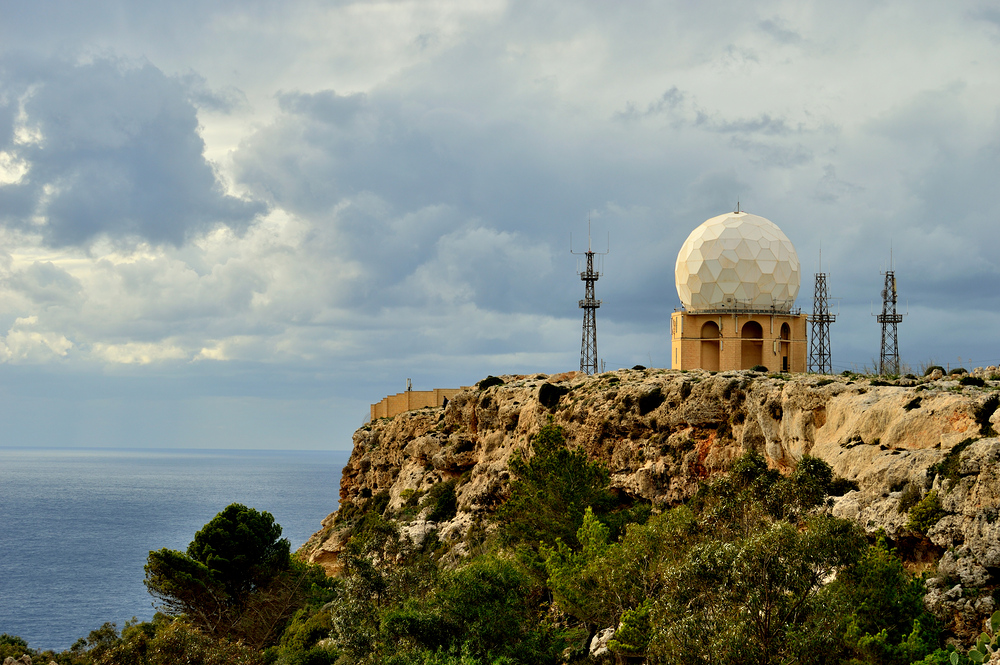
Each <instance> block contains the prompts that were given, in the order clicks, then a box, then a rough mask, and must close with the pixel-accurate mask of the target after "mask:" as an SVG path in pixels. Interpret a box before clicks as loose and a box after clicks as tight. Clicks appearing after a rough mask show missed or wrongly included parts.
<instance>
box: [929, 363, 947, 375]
mask: <svg viewBox="0 0 1000 665" xmlns="http://www.w3.org/2000/svg"><path fill="white" fill-rule="evenodd" d="M936 369H939V370H941V373H942V374H944V367H941V365H928V367H927V369H925V370H924V376H930V375H931V372H933V371H934V370H936Z"/></svg>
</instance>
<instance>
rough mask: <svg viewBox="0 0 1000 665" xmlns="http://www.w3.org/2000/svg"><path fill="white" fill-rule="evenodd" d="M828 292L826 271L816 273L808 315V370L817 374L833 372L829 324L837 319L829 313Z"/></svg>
mask: <svg viewBox="0 0 1000 665" xmlns="http://www.w3.org/2000/svg"><path fill="white" fill-rule="evenodd" d="M829 297H830V295H829V293H828V292H827V288H826V273H825V272H818V273H816V288H815V290H814V291H813V313H812V316H811V317H810V319H809V320H810V335H809V371H810V372H816V373H818V374H833V361H832V359H831V356H830V324H831V323H833V322H834V321H836V320H837V316H836V315H835V314H830V306H829V302H828V300H829Z"/></svg>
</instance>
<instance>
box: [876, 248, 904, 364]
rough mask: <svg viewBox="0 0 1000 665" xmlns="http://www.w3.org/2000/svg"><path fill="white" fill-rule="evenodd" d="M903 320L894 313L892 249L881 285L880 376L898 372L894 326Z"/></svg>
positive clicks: (894, 281)
mask: <svg viewBox="0 0 1000 665" xmlns="http://www.w3.org/2000/svg"><path fill="white" fill-rule="evenodd" d="M902 320H903V315H902V314H897V313H896V271H895V270H893V264H892V249H891V248H890V250H889V269H888V270H886V271H885V286H884V287H882V313H881V314H879V315H878V322H879V323H881V324H882V352H881V353H880V354H879V358H878V373H879V374H881V375H882V376H886V375H888V374H899V339H898V337H897V329H896V326H897V325H898V324H899V323H900V322H901V321H902Z"/></svg>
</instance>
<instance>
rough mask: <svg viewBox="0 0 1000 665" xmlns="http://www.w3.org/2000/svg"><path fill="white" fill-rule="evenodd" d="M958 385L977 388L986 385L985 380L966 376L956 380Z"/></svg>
mask: <svg viewBox="0 0 1000 665" xmlns="http://www.w3.org/2000/svg"><path fill="white" fill-rule="evenodd" d="M958 384H959V385H960V386H978V387H980V388H982V387H983V386H985V385H986V379H983V378H980V377H978V376H970V375H966V376H963V377H962V378H961V379H959V380H958Z"/></svg>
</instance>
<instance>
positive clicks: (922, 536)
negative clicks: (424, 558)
mask: <svg viewBox="0 0 1000 665" xmlns="http://www.w3.org/2000/svg"><path fill="white" fill-rule="evenodd" d="M989 370H993V371H981V370H977V371H976V372H975V373H974V374H975V376H973V375H959V376H947V377H942V376H940V372H937V373H935V374H932V375H931V376H932V377H934V378H927V379H913V378H904V379H899V380H897V381H882V380H878V379H873V378H871V377H863V376H858V375H849V376H820V375H776V374H772V375H765V374H760V373H756V372H752V371H733V372H720V373H709V372H705V371H700V370H692V371H673V370H661V369H632V370H619V371H615V372H606V373H603V374H600V375H593V376H588V375H584V374H581V373H578V372H569V373H565V374H559V375H553V376H546V375H544V374H538V375H530V376H502V377H499V380H496V379H493V378H492V377H491V378H490V379H489V380H484V381H483V382H480V384H479V385H480V386H481V387H476V388H471V389H468V390H464V391H462V392H460V393H458V394H457V395H455V396H454V398H453V399H452V400H451V401H450V402H449V403H448V404H447V406H445V407H430V408H424V409H420V410H417V411H409V412H406V413H403V414H400V415H398V416H396V417H394V418H382V419H378V420H376V421H374V422H371V423H369V424H367V425H365V426H364V427H362V428H361V429H359V430H358V431H357V432H355V434H354V450H353V453H352V455H351V457H350V460H349V461H348V463H347V466H345V467H344V471H343V477H342V480H341V485H340V497H341V503H340V507H339V509H338V511H337V512H334V513H333V514H331V515H330V516H328V517H327V518H326V519H325V520H324V521H323V528H322V529H321V530H320V531H319V532H317V533H316V534H315V535H314V536H313V537H312V538H311V539H310V540H309V541H308V542H307V543H306V544H305V545H304V546H303V548H302V550H301V551H302V553H303V554H304V555H305V556H306V557H307V558H308V559H309V560H310V561H312V562H315V563H319V564H321V565H323V566H324V567H325V568H326V569H327V571H328V572H329V573H331V574H336V573H337V572H338V571H339V568H340V566H339V563H338V555H339V553H340V552H341V550H342V548H343V546H344V544H345V542H346V539H347V538H348V537H349V528H347V527H346V524H347V523H348V520H347V519H346V517H347V516H349V515H350V514H351V513H356V512H358V511H359V510H362V509H366V506H367V505H369V504H368V502H372V501H376V502H378V504H377V505H379V507H380V508H381V507H382V505H383V504H384V506H385V508H384V510H386V511H387V513H386V514H392V515H394V516H395V518H396V520H397V522H398V523H399V524H400V527H401V529H402V530H403V531H404V532H405V533H407V535H409V536H410V538H411V539H413V540H415V541H416V540H420V539H422V538H423V537H424V536H425V535H426V534H428V533H430V532H436V534H437V537H438V538H439V539H440V540H441V541H442V542H443V543H446V544H448V545H449V546H450V547H451V549H452V551H453V552H454V553H455V554H459V555H460V554H461V553H462V552H463V551H464V548H466V547H467V540H468V537H469V534H470V531H471V532H474V531H476V530H477V528H479V527H482V526H483V525H485V524H486V518H487V517H488V516H489V514H490V513H491V512H492V510H493V509H494V508H495V506H496V505H498V504H499V502H501V501H502V500H503V498H504V496H505V495H506V492H507V488H508V482H509V474H508V470H507V466H508V461H509V460H510V457H511V455H512V454H513V453H514V452H515V451H518V450H520V451H524V450H526V449H527V447H528V443H529V441H530V440H531V438H532V437H533V436H534V435H535V434H536V433H537V432H538V430H539V429H540V428H541V427H542V426H543V425H544V424H545V423H546V422H548V420H549V419H550V418H551V419H552V421H553V422H555V423H556V424H558V425H560V426H561V427H562V428H563V429H564V430H565V433H566V438H567V441H568V443H569V445H570V446H571V447H579V448H582V449H583V450H585V451H586V453H587V455H588V456H590V457H591V458H592V459H595V460H600V461H601V462H603V463H604V464H605V465H606V466H607V468H608V470H609V471H610V474H611V489H612V490H613V491H614V492H616V493H618V494H619V496H621V497H622V498H623V499H624V500H628V499H632V500H648V501H650V502H652V503H653V504H654V505H664V504H667V505H669V504H676V503H678V502H681V501H683V500H685V499H686V498H688V497H690V496H692V495H693V494H694V492H695V491H696V490H697V488H698V483H699V482H700V481H702V480H704V479H707V478H710V477H711V476H713V475H714V474H719V473H725V472H726V470H727V469H728V466H729V464H730V462H731V461H732V460H733V459H735V458H736V457H739V456H740V455H742V454H743V453H745V452H747V451H749V450H755V451H758V452H760V453H762V454H763V455H764V457H765V458H766V460H767V462H768V464H769V465H770V466H772V467H774V468H777V469H780V470H782V471H785V472H787V471H790V470H791V469H793V468H794V467H795V465H796V464H797V462H798V461H799V460H800V459H802V457H803V456H804V455H807V454H808V455H812V456H814V457H818V458H820V459H822V460H824V461H826V462H827V463H829V464H830V466H831V467H832V468H833V470H834V472H835V473H836V474H837V475H839V476H842V477H844V478H847V479H848V480H852V481H854V482H856V483H857V486H858V489H857V490H854V491H850V492H848V493H847V494H845V495H843V496H840V497H832V498H831V501H830V506H829V508H828V509H829V510H830V511H831V512H832V513H833V514H834V515H836V516H838V517H847V518H851V519H854V520H856V521H857V522H859V523H860V524H861V525H862V526H863V527H864V528H865V530H866V531H868V532H869V533H871V534H874V533H876V532H879V531H883V532H884V533H885V534H886V535H887V536H888V537H889V538H891V539H892V541H893V542H894V543H896V545H897V547H898V548H899V549H900V553H901V554H902V555H903V556H904V557H905V558H906V559H907V560H908V562H909V563H910V565H911V566H913V567H916V568H918V569H920V568H923V569H930V568H933V567H934V566H937V568H938V572H939V574H938V576H937V577H936V578H935V580H932V581H931V582H930V583H929V584H928V587H929V588H930V593H929V594H928V597H927V602H928V604H929V605H932V606H934V608H935V609H936V610H938V611H940V612H942V613H946V614H949V615H950V616H952V617H953V618H955V619H956V620H957V621H959V622H960V623H961V621H962V619H961V617H962V616H963V615H967V616H968V620H969V621H974V620H976V619H975V617H977V616H981V615H982V613H984V612H988V611H991V609H992V607H993V602H994V601H993V598H992V597H991V595H990V594H989V593H986V594H984V593H982V592H983V591H984V590H985V591H990V590H992V589H996V588H997V585H998V584H1000V522H998V521H997V510H998V507H1000V466H998V462H1000V439H998V438H997V434H996V432H997V430H1000V411H998V405H1000V380H998V379H1000V376H997V374H996V372H995V368H989ZM963 378H964V381H963V380H962V379H963ZM501 382H502V383H501ZM975 384H982V385H975ZM449 482H450V484H449V485H448V486H449V487H450V488H451V489H452V490H453V491H454V496H455V502H454V509H453V510H452V511H450V512H449V513H447V514H444V515H443V516H442V515H441V513H440V511H438V512H437V513H435V512H434V509H433V507H432V506H431V505H429V504H430V503H431V502H429V501H426V500H425V499H426V498H427V497H428V496H431V495H432V494H433V493H434V489H433V488H435V487H436V486H441V484H442V483H449ZM932 493H933V495H932ZM929 495H931V496H930V497H929ZM928 497H929V499H928ZM925 499H928V500H933V502H934V503H935V511H936V512H933V515H932V518H931V520H930V521H929V523H927V524H924V525H922V528H921V529H920V530H915V529H914V527H913V524H912V521H911V519H910V517H911V510H912V508H913V507H914V506H915V505H917V504H918V503H920V502H921V501H922V500H925ZM924 503H925V504H926V503H928V501H924ZM434 515H437V521H433V520H431V519H430V518H431V517H432V516H434ZM474 527H476V528H474ZM971 589H975V590H976V591H975V592H974V593H972V592H971V591H970V590H971ZM935 604H936V605H935Z"/></svg>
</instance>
